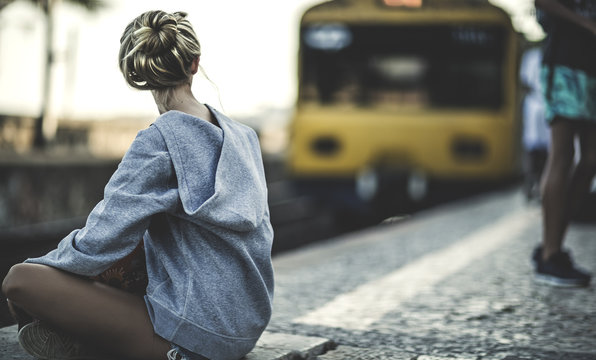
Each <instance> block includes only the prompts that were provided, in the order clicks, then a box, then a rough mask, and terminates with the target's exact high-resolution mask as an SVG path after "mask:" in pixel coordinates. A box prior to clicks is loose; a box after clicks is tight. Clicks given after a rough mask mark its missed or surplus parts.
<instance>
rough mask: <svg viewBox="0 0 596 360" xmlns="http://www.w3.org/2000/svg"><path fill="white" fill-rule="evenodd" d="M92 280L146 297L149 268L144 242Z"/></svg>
mask: <svg viewBox="0 0 596 360" xmlns="http://www.w3.org/2000/svg"><path fill="white" fill-rule="evenodd" d="M92 279H93V280H95V281H99V282H102V283H104V284H107V285H110V286H113V287H115V288H118V289H121V290H125V291H127V292H130V293H133V294H135V295H139V296H143V295H145V291H146V289H147V266H146V264H145V247H144V245H143V241H141V242H140V243H139V245H138V246H137V247H136V248H135V249H134V250H133V252H132V253H130V254H129V255H128V256H126V257H125V258H123V259H121V260H120V261H118V262H116V263H115V264H114V265H112V266H111V267H110V268H109V269H107V270H106V271H104V272H102V273H101V274H99V275H97V276H94V277H92Z"/></svg>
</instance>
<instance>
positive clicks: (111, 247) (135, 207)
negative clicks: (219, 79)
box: [2, 11, 273, 360]
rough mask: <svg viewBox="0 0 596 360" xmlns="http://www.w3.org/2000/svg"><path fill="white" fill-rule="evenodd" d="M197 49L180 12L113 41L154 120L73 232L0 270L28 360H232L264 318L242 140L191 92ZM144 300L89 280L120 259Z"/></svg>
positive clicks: (260, 232) (263, 263) (267, 247)
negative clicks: (153, 109) (140, 279)
mask: <svg viewBox="0 0 596 360" xmlns="http://www.w3.org/2000/svg"><path fill="white" fill-rule="evenodd" d="M200 55H201V48H200V45H199V42H198V40H197V38H196V34H195V33H194V30H193V29H192V26H191V24H190V22H189V21H188V20H187V19H186V14H185V13H183V12H176V13H172V14H170V13H166V12H163V11H149V12H146V13H143V14H141V15H140V16H138V17H137V18H135V19H134V20H133V21H132V22H131V23H130V24H129V25H128V26H127V27H126V29H125V30H124V33H123V35H122V38H121V40H120V54H119V60H120V70H121V71H122V74H123V75H124V78H125V80H126V81H127V82H128V84H129V85H130V86H132V87H134V88H137V89H141V90H150V91H151V92H152V94H153V97H154V100H155V103H156V105H157V109H158V110H159V113H160V114H161V115H160V116H159V117H158V118H157V119H156V121H155V122H154V123H153V124H152V125H151V126H149V127H148V128H147V129H144V130H142V131H140V132H139V133H138V135H137V137H136V139H135V140H134V141H133V143H132V145H131V146H130V148H129V150H128V151H127V153H126V155H125V156H124V157H123V159H122V161H121V163H120V165H119V166H118V169H117V170H116V172H115V173H114V175H113V176H112V178H111V179H110V181H109V182H108V184H107V185H106V188H105V192H104V199H103V200H102V201H101V202H100V203H99V204H98V205H97V206H96V207H95V208H94V209H93V211H92V212H91V214H90V215H89V217H88V219H87V223H86V225H85V227H84V228H83V229H80V230H75V231H73V232H72V233H71V234H70V235H68V236H67V237H66V238H64V239H63V240H62V241H61V242H60V244H59V245H58V247H57V249H55V250H53V251H51V252H50V253H48V254H47V255H45V256H43V257H39V258H34V259H28V260H27V261H26V263H24V264H17V265H15V266H13V268H12V269H11V270H10V272H9V273H8V275H7V276H6V278H5V279H4V282H3V284H2V290H3V292H4V293H5V294H6V297H7V298H8V300H9V301H10V303H11V304H12V306H13V308H16V309H20V311H16V312H21V313H22V312H25V313H28V314H29V315H31V316H32V317H33V318H35V319H37V320H35V321H33V322H29V323H28V324H26V325H24V326H23V324H20V325H21V327H20V330H19V333H18V338H19V342H20V344H21V345H22V346H23V348H24V349H25V350H27V352H29V353H30V354H32V355H34V356H36V357H38V358H42V359H50V360H51V359H60V360H67V359H81V358H84V359H95V358H101V357H102V356H103V355H104V354H106V355H110V356H111V357H113V358H118V359H122V358H126V359H139V360H140V359H143V360H151V359H155V360H165V359H166V358H167V359H171V360H198V359H205V358H209V359H215V360H217V359H220V360H224V359H239V358H241V357H243V356H244V355H245V354H247V353H248V352H250V351H251V349H252V348H253V347H254V346H255V344H256V341H257V339H258V338H259V337H260V335H261V333H262V332H263V331H264V329H265V327H266V326H267V323H268V322H269V319H270V317H271V302H272V296H273V269H272V264H271V245H272V241H273V231H272V228H271V224H270V220H269V209H268V205H267V186H266V182H265V174H264V171H263V163H262V159H261V152H260V149H259V144H258V139H257V136H256V133H255V132H254V131H253V130H252V129H250V128H249V127H247V126H245V125H242V124H240V123H237V122H235V121H233V120H231V119H229V118H227V117H226V116H225V115H223V114H221V113H220V112H218V111H216V110H215V109H214V108H212V107H210V106H208V105H205V104H202V103H200V102H199V101H198V100H197V99H196V98H195V97H194V95H193V93H192V90H191V84H192V78H193V76H194V74H196V73H197V72H198V70H199V69H200V67H199V59H200ZM135 251H140V252H142V255H143V257H144V259H146V262H145V263H146V272H147V279H148V284H147V286H146V288H144V289H143V290H146V291H144V296H138V295H136V294H134V293H131V292H127V291H124V290H121V289H118V288H116V287H113V286H108V285H106V284H105V283H104V282H100V281H97V280H95V279H96V278H97V275H98V274H101V273H102V272H103V273H105V272H106V269H108V271H109V269H113V270H117V273H116V275H120V276H121V277H122V278H126V277H125V275H126V273H123V272H125V271H126V270H123V269H122V268H121V267H117V268H114V265H115V264H116V265H117V264H118V263H120V262H121V261H123V260H125V263H126V258H127V257H128V256H130V255H129V254H134V253H135Z"/></svg>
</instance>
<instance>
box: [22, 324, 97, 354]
mask: <svg viewBox="0 0 596 360" xmlns="http://www.w3.org/2000/svg"><path fill="white" fill-rule="evenodd" d="M18 340H19V344H20V345H21V347H22V348H23V349H24V350H25V351H26V352H27V353H29V354H30V355H32V356H34V357H36V358H38V359H44V360H75V359H76V360H101V359H103V358H102V357H98V356H93V355H86V354H82V353H81V351H79V349H78V345H77V344H75V343H74V342H73V341H72V340H71V339H70V338H69V337H67V336H65V335H62V334H59V333H57V332H55V331H53V330H51V329H48V328H47V327H45V326H43V325H41V324H40V323H39V322H33V323H29V324H27V325H25V326H23V327H22V328H21V330H19V333H18Z"/></svg>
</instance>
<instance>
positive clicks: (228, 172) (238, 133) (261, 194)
mask: <svg viewBox="0 0 596 360" xmlns="http://www.w3.org/2000/svg"><path fill="white" fill-rule="evenodd" d="M208 108H209V110H210V111H211V113H212V114H213V116H214V118H215V119H216V120H217V122H218V124H219V126H220V127H217V126H215V125H213V124H211V123H210V122H208V121H205V120H203V119H199V118H196V117H194V116H192V115H188V114H185V113H182V112H179V111H168V112H167V113H164V114H162V115H161V116H160V117H159V118H158V119H157V120H156V121H155V123H154V124H153V125H154V126H156V127H157V128H158V129H159V131H160V132H161V134H162V136H163V138H164V140H165V142H166V145H167V148H168V152H169V153H170V157H171V159H172V163H173V166H174V170H175V174H176V178H177V181H178V190H179V193H180V199H181V201H182V206H183V208H184V212H185V213H186V214H187V215H188V216H189V217H190V218H191V219H192V220H193V221H195V222H207V223H209V224H213V225H216V226H218V227H224V228H227V229H230V230H234V231H249V230H252V229H255V228H256V227H257V226H259V225H260V224H261V222H262V221H263V219H264V217H265V216H266V212H267V209H266V204H267V185H266V181H265V177H264V175H263V174H264V172H263V161H262V157H261V152H260V148H259V143H258V138H257V135H256V133H255V132H254V130H252V129H251V128H250V127H248V126H246V125H243V124H240V123H238V122H235V121H233V120H231V119H229V118H228V117H226V116H225V115H223V114H221V113H219V112H218V111H216V110H215V109H213V108H212V107H210V106H208ZM238 189H241V190H240V191H238Z"/></svg>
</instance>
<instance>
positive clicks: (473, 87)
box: [300, 23, 506, 109]
mask: <svg viewBox="0 0 596 360" xmlns="http://www.w3.org/2000/svg"><path fill="white" fill-rule="evenodd" d="M505 34H506V32H505V29H503V28H501V27H499V26H494V25H490V26H484V25H478V26H475V25H474V26H472V25H435V26H414V25H410V26H403V25H399V26H395V25H393V26H391V25H344V24H340V23H320V24H308V25H305V26H303V27H302V29H301V55H302V71H301V79H300V83H301V86H300V101H301V102H316V103H320V104H327V105H341V104H357V105H359V106H385V105H387V106H400V107H401V106H416V107H442V108H444V107H460V108H461V107H470V108H472V107H473V108H493V109H496V108H499V107H500V106H501V105H503V97H504V94H503V83H502V79H503V76H502V75H503V74H502V71H503V62H504V61H505V60H504V59H505Z"/></svg>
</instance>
